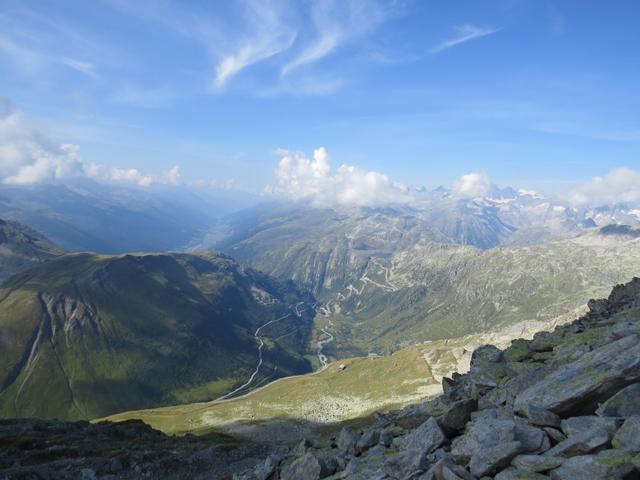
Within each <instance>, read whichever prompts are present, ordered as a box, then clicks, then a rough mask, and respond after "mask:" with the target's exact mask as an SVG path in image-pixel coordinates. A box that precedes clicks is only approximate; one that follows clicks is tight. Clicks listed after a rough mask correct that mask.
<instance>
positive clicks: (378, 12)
mask: <svg viewBox="0 0 640 480" xmlns="http://www.w3.org/2000/svg"><path fill="white" fill-rule="evenodd" d="M387 16H388V12H386V11H385V10H384V9H383V8H382V7H381V6H380V4H378V3H375V2H372V1H369V0H345V1H336V0H327V1H323V2H315V3H313V4H312V7H311V11H310V12H309V17H310V23H311V25H312V27H313V29H314V31H315V35H314V36H313V37H312V38H311V39H310V40H309V41H307V42H306V43H305V42H300V43H302V48H301V49H300V50H299V52H298V53H297V54H296V55H295V56H294V57H293V58H291V59H290V60H289V61H288V62H287V63H286V64H285V65H284V66H283V67H282V69H281V71H280V73H281V75H282V76H284V75H287V74H289V73H291V72H292V71H294V70H296V69H298V68H299V67H302V66H304V65H310V64H312V63H315V62H317V61H319V60H322V59H323V58H325V57H327V56H329V55H331V54H332V53H334V52H335V51H336V50H337V49H338V48H339V47H340V46H342V45H344V44H346V43H348V42H350V41H352V40H355V39H356V38H358V37H361V36H363V35H365V34H367V33H370V32H371V31H373V30H374V29H375V28H376V27H377V26H378V25H380V24H381V23H382V22H383V21H384V20H385V18H386V17H387Z"/></svg>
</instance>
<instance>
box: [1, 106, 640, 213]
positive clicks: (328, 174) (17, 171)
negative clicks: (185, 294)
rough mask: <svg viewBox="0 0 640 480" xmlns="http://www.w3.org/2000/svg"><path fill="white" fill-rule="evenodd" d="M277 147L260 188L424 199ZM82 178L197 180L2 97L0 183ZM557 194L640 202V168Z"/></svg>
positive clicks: (360, 200) (590, 201) (372, 175)
mask: <svg viewBox="0 0 640 480" xmlns="http://www.w3.org/2000/svg"><path fill="white" fill-rule="evenodd" d="M0 100H2V99H0ZM276 153H277V154H278V155H279V156H280V160H279V162H278V165H277V168H276V170H275V172H274V174H275V183H274V184H272V185H268V186H267V187H266V188H265V193H266V194H270V195H277V196H281V197H285V198H289V199H292V200H294V201H308V202H310V203H311V204H313V205H316V206H323V207H339V206H356V207H382V206H387V205H412V204H417V203H419V202H420V201H421V199H424V189H422V188H414V187H409V186H406V185H404V184H402V183H400V182H397V181H394V180H392V179H391V178H389V177H388V176H387V175H385V174H384V173H380V172H376V171H368V170H365V169H363V168H361V167H358V166H355V165H348V164H342V165H340V166H338V167H337V168H335V167H333V166H332V164H331V160H330V157H329V154H328V152H327V150H326V149H325V148H323V147H320V148H317V149H316V150H314V152H313V155H312V156H311V157H308V156H307V155H305V154H304V153H301V152H293V151H289V150H285V149H281V150H278V151H277V152H276ZM82 177H85V178H90V179H94V180H100V181H104V182H115V183H120V184H129V185H136V186H139V187H149V186H151V185H154V184H164V185H187V186H189V185H194V186H196V185H197V184H198V182H192V183H189V182H188V181H187V182H185V181H184V180H183V178H182V173H181V171H180V168H179V167H178V166H177V165H176V166H174V167H172V168H171V169H169V170H167V171H165V172H162V173H160V174H150V173H147V172H143V171H141V170H138V169H137V168H132V167H127V168H120V167H119V168H114V167H106V166H104V165H100V164H96V163H92V162H88V161H86V160H84V159H83V158H82V156H81V154H80V147H79V146H78V145H74V144H71V143H57V142H55V141H53V140H51V139H50V138H49V137H48V136H47V135H45V134H44V133H42V132H41V131H40V129H39V128H38V127H37V126H35V125H34V124H33V123H32V122H30V121H29V120H28V119H27V118H26V117H25V116H24V115H23V114H22V113H21V112H17V111H13V109H12V108H11V105H10V102H8V101H6V100H5V101H2V102H0V183H3V184H12V185H28V184H36V183H47V182H56V181H65V180H69V179H73V178H82ZM495 188H496V187H495V185H494V183H493V182H492V180H491V178H490V177H489V176H488V175H487V174H486V173H482V172H472V173H468V174H465V175H462V176H461V177H460V178H459V179H457V180H456V181H455V182H453V185H452V186H451V189H450V193H451V195H452V196H453V197H454V198H461V199H475V198H484V197H488V196H490V195H491V194H492V192H493V191H494V189H495ZM558 197H559V198H558V201H560V202H561V203H562V204H564V205H567V206H575V207H579V208H580V207H585V208H586V207H590V206H591V207H593V206H602V205H609V206H613V205H619V204H626V205H628V206H631V207H634V208H636V207H640V171H637V170H633V169H630V168H625V167H621V168H616V169H613V170H611V171H610V172H609V173H608V174H606V175H604V176H598V177H594V178H592V179H590V180H589V181H586V182H584V183H582V184H579V185H577V186H576V187H575V188H573V189H571V190H569V191H568V192H567V193H565V194H562V195H559V196H558Z"/></svg>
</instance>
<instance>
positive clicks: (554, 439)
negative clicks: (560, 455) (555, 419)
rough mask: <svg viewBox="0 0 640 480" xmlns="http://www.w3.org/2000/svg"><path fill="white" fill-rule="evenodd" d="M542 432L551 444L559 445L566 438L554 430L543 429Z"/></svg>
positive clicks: (549, 428)
mask: <svg viewBox="0 0 640 480" xmlns="http://www.w3.org/2000/svg"><path fill="white" fill-rule="evenodd" d="M543 430H544V432H545V433H546V434H547V436H548V437H549V438H550V439H551V441H552V442H553V443H560V442H562V441H563V440H565V439H566V438H567V436H566V435H565V434H564V433H562V432H561V431H560V430H558V429H556V428H551V427H544V428H543Z"/></svg>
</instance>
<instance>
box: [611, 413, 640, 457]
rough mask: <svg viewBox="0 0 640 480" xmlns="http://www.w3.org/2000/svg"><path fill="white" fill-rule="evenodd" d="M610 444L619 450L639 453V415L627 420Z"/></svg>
mask: <svg viewBox="0 0 640 480" xmlns="http://www.w3.org/2000/svg"><path fill="white" fill-rule="evenodd" d="M612 443H613V446H614V447H616V448H619V449H621V450H626V451H630V452H640V415H634V416H632V417H629V418H627V420H626V421H625V422H624V424H623V425H622V427H620V430H618V432H617V433H616V435H615V437H614V438H613V442H612Z"/></svg>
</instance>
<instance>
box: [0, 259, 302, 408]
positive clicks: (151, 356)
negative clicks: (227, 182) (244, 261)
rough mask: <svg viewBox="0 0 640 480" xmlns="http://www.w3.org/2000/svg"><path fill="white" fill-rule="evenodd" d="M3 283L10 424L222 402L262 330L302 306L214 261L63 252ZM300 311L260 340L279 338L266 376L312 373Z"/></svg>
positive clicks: (268, 355)
mask: <svg viewBox="0 0 640 480" xmlns="http://www.w3.org/2000/svg"><path fill="white" fill-rule="evenodd" d="M3 287H4V288H3V289H2V290H0V332H1V335H0V352H2V353H1V355H0V356H1V357H2V358H1V360H2V361H1V362H0V416H4V417H15V416H39V417H58V418H71V419H75V418H93V417H96V416H102V415H107V414H110V413H114V412H117V411H122V410H128V409H132V408H144V407H152V406H157V405H166V404H175V403H181V402H188V401H199V400H206V399H211V398H216V397H217V396H219V395H221V394H223V393H226V392H228V391H229V390H231V389H232V388H233V387H235V386H237V385H239V384H241V383H244V381H246V379H247V378H248V377H249V375H250V374H251V372H252V371H253V369H254V368H255V364H256V361H257V359H256V351H257V350H256V348H257V346H256V341H255V339H254V337H253V332H254V331H255V329H256V328H257V327H258V326H260V325H262V324H264V323H265V322H267V321H268V320H271V319H273V318H277V317H280V316H283V315H286V314H287V313H290V312H291V310H290V309H289V308H288V307H289V305H291V304H293V303H296V302H298V301H300V300H301V299H302V296H301V295H300V294H299V292H298V291H297V290H295V289H294V288H293V287H291V286H290V285H283V284H280V283H278V282H275V281H273V280H272V279H270V278H269V277H267V276H264V275H262V274H259V273H257V272H254V271H252V270H247V269H243V268H242V267H240V266H239V265H237V264H236V263H235V262H234V261H233V260H231V259H230V258H228V257H225V256H219V255H214V254H207V255H186V254H172V255H124V256H98V255H92V254H73V255H65V256H63V257H61V258H58V259H57V260H54V261H52V262H48V263H46V264H44V265H41V266H38V267H35V268H33V269H31V270H28V271H26V272H23V273H21V274H18V275H16V276H14V277H12V278H11V279H9V280H8V281H7V282H6V283H5V284H4V286H3ZM305 315H306V314H303V316H302V317H301V318H298V317H297V316H295V315H290V316H289V317H287V318H285V319H283V320H282V321H280V322H276V323H274V324H273V326H270V327H269V330H268V331H265V332H264V333H265V334H268V335H269V336H272V337H273V338H276V337H282V338H281V339H280V340H278V341H275V342H274V341H271V342H268V344H267V345H266V347H265V352H264V360H265V365H264V368H263V369H262V370H261V374H262V375H269V376H279V375H289V374H294V373H301V372H305V371H308V370H309V369H310V365H309V362H308V361H307V359H306V358H305V357H304V354H305V346H306V343H307V335H308V331H309V329H310V317H307V316H305ZM257 380H258V381H259V380H260V378H258V379H257Z"/></svg>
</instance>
